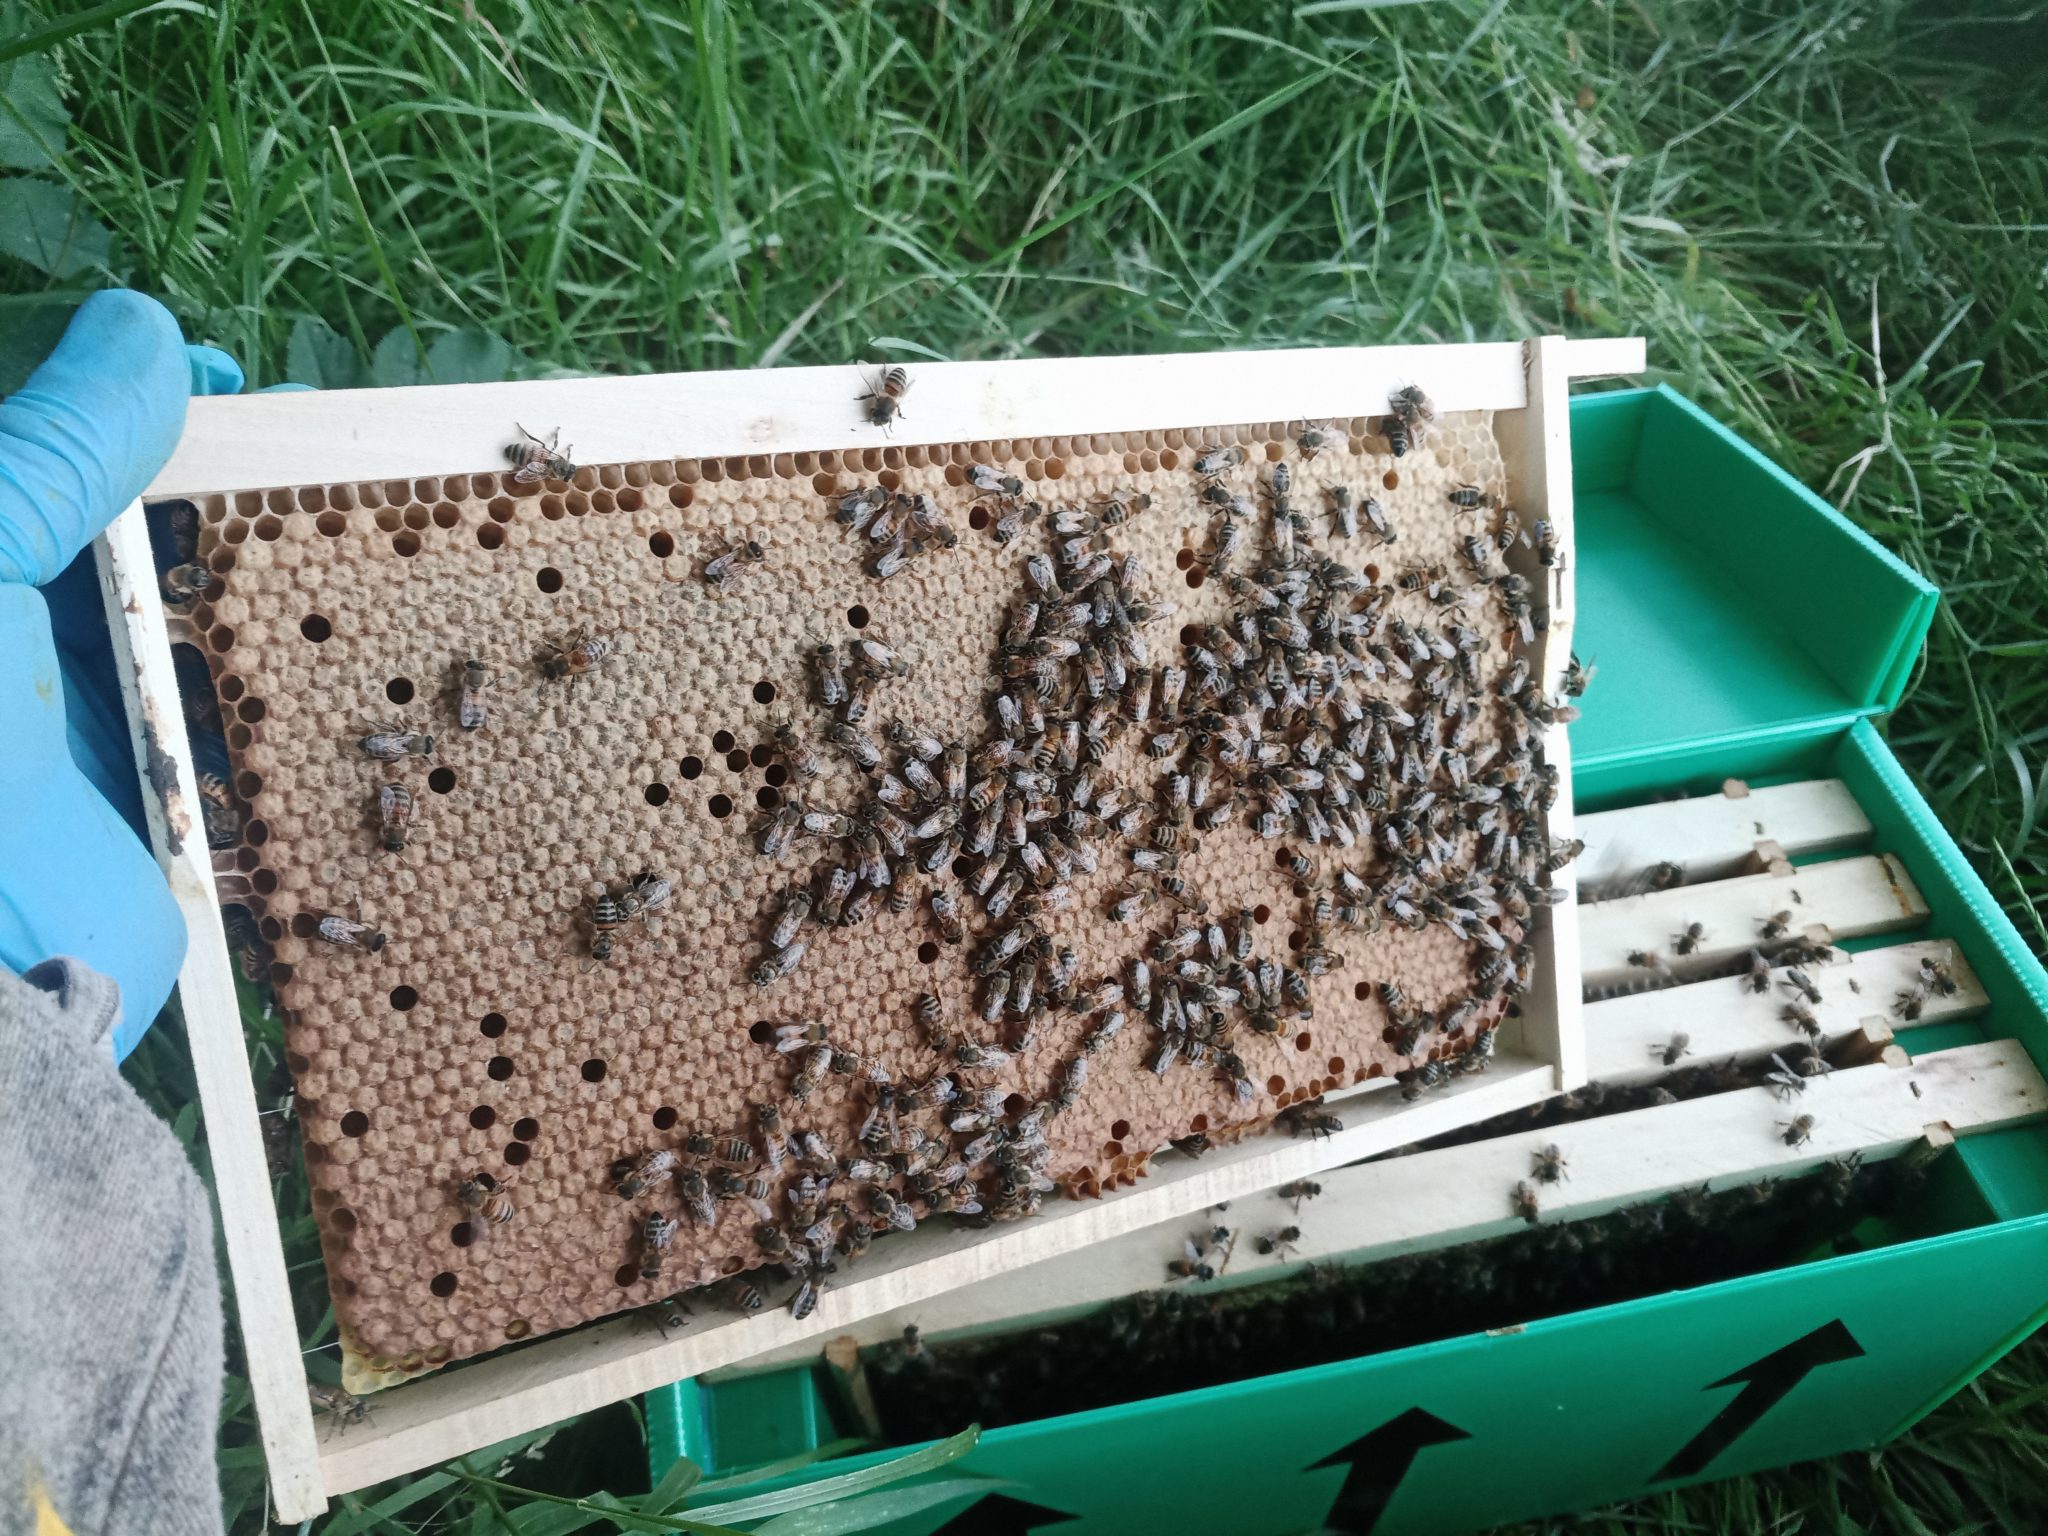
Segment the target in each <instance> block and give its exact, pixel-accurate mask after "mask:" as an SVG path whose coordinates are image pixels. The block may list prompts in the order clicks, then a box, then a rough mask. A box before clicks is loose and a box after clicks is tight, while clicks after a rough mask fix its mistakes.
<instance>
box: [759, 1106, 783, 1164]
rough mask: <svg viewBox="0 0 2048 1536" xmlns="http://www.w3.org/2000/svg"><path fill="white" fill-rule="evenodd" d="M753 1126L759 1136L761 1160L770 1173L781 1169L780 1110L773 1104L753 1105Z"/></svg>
mask: <svg viewBox="0 0 2048 1536" xmlns="http://www.w3.org/2000/svg"><path fill="white" fill-rule="evenodd" d="M754 1126H755V1129H756V1130H758V1131H759V1132H760V1136H761V1160H762V1161H763V1162H764V1163H766V1164H767V1165H768V1171H769V1172H770V1173H780V1172H781V1171H782V1159H783V1155H784V1154H783V1146H782V1112H781V1111H780V1110H778V1109H777V1108H776V1107H775V1106H774V1105H773V1104H756V1105H755V1106H754Z"/></svg>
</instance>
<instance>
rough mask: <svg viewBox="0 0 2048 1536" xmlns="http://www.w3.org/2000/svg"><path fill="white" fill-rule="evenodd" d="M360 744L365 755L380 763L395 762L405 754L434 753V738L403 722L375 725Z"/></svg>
mask: <svg viewBox="0 0 2048 1536" xmlns="http://www.w3.org/2000/svg"><path fill="white" fill-rule="evenodd" d="M361 746H362V749H363V755H364V756H365V757H373V758H375V759H376V760H377V761H378V762H380V763H395V762H398V761H399V760H400V759H401V758H404V757H407V756H412V757H432V756H433V755H434V738H433V737H431V736H428V735H426V734H424V733H422V732H420V731H415V730H412V729H410V728H408V727H407V726H406V725H404V724H403V723H400V724H395V725H385V726H379V727H377V728H376V729H374V730H372V731H371V732H370V734H369V735H367V736H365V737H364V738H363V739H362V742H361Z"/></svg>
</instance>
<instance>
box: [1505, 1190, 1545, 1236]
mask: <svg viewBox="0 0 2048 1536" xmlns="http://www.w3.org/2000/svg"><path fill="white" fill-rule="evenodd" d="M1509 1202H1510V1203H1511V1204H1512V1205H1513V1206H1514V1209H1515V1214H1516V1215H1517V1216H1519V1217H1521V1218H1522V1220H1524V1221H1526V1222H1528V1223H1529V1225H1530V1226H1532V1227H1533V1226H1535V1225H1536V1221H1537V1218H1538V1217H1539V1216H1540V1215H1541V1214H1542V1207H1541V1203H1540V1202H1539V1200H1538V1199H1537V1196H1536V1186H1535V1185H1534V1184H1531V1183H1530V1182H1529V1181H1528V1180H1527V1179H1523V1180H1521V1181H1520V1182H1519V1183H1517V1184H1516V1185H1515V1191H1514V1194H1513V1195H1511V1196H1510V1197H1509Z"/></svg>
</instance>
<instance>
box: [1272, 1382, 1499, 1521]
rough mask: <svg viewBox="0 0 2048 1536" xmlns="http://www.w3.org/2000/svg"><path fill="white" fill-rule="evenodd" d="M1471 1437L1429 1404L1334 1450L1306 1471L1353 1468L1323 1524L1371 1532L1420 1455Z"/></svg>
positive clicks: (1346, 1476)
mask: <svg viewBox="0 0 2048 1536" xmlns="http://www.w3.org/2000/svg"><path fill="white" fill-rule="evenodd" d="M1471 1438H1472V1437H1471V1435H1469V1434H1467V1433H1466V1432H1465V1431H1464V1430H1462V1429H1460V1428H1458V1426H1457V1425H1455V1424H1449V1423H1446V1422H1445V1421H1444V1420H1442V1419H1440V1418H1438V1417H1437V1416H1436V1415H1435V1414H1433V1413H1431V1412H1430V1411H1429V1410H1428V1409H1427V1408H1410V1409H1409V1410H1408V1411H1407V1412H1406V1413H1404V1414H1402V1415H1400V1416H1399V1417H1398V1418H1392V1419H1389V1420H1387V1422H1386V1423H1384V1424H1382V1425H1381V1426H1380V1427H1379V1428H1378V1429H1375V1430H1372V1431H1370V1432H1369V1433H1367V1434H1363V1435H1360V1436H1359V1437H1358V1438H1357V1439H1356V1440H1354V1441H1352V1442H1351V1443H1350V1444H1349V1445H1347V1446H1345V1447H1344V1448H1343V1449H1342V1450H1340V1451H1332V1452H1331V1453H1330V1454H1329V1455H1327V1456H1325V1457H1324V1458H1323V1459H1322V1460H1321V1461H1319V1462H1317V1463H1315V1465H1314V1466H1311V1467H1310V1468H1309V1469H1308V1470H1309V1471H1311V1472H1313V1471H1314V1470H1315V1469H1316V1467H1334V1466H1338V1465H1340V1464H1341V1465H1345V1466H1348V1467H1350V1469H1351V1470H1350V1471H1349V1472H1348V1473H1347V1474H1346V1475H1345V1478H1344V1486H1343V1487H1342V1488H1340V1489H1338V1490H1337V1502H1336V1503H1335V1504H1333V1505H1331V1506H1330V1512H1329V1514H1327V1515H1326V1516H1324V1517H1323V1523H1324V1524H1325V1525H1327V1526H1328V1527H1329V1528H1330V1529H1331V1530H1333V1531H1346V1532H1350V1533H1351V1536H1368V1533H1369V1532H1371V1531H1372V1529H1373V1528H1374V1527H1375V1526H1377V1525H1378V1524H1379V1521H1380V1516H1381V1515H1384V1514H1385V1513H1386V1512H1387V1506H1388V1505H1389V1504H1391V1503H1392V1502H1393V1501H1394V1495H1395V1493H1397V1492H1398V1491H1399V1490H1400V1487H1401V1479H1403V1478H1404V1477H1406V1476H1407V1475H1408V1469H1409V1468H1410V1467H1412V1466H1414V1465H1415V1458H1416V1457H1417V1456H1418V1455H1420V1454H1421V1453H1422V1452H1423V1451H1425V1450H1427V1449H1428V1448H1429V1447H1430V1446H1432V1445H1449V1444H1451V1443H1452V1442H1453V1441H1456V1440H1470V1439H1471Z"/></svg>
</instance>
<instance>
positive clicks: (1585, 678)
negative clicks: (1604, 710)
mask: <svg viewBox="0 0 2048 1536" xmlns="http://www.w3.org/2000/svg"><path fill="white" fill-rule="evenodd" d="M1597 670H1598V668H1596V667H1590V666H1587V665H1586V664H1585V663H1583V662H1581V661H1580V660H1579V653H1578V652H1577V651H1574V652H1572V656H1571V660H1570V662H1568V663H1567V664H1566V666H1565V669H1564V682H1563V683H1562V685H1561V686H1562V687H1563V689H1564V694H1565V697H1566V698H1571V699H1577V698H1583V697H1584V696H1585V693H1586V689H1587V688H1588V687H1590V686H1591V685H1592V682H1593V674H1594V672H1596V671H1597Z"/></svg>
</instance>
